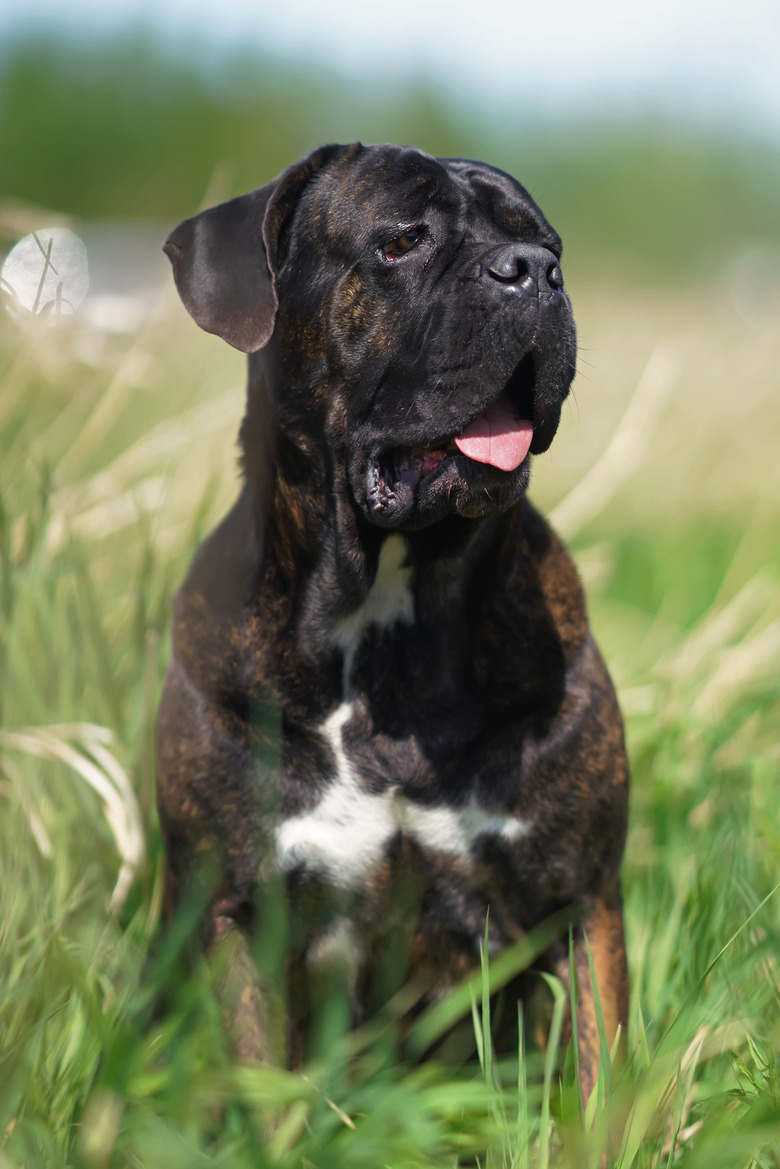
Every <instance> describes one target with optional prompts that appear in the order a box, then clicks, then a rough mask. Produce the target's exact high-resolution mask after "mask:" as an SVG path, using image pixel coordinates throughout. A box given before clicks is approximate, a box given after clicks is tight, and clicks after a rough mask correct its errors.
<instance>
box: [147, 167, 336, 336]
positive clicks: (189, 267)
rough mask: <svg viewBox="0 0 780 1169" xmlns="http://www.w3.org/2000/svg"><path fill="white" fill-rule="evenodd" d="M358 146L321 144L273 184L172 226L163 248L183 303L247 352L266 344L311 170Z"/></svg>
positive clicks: (202, 322)
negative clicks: (283, 249)
mask: <svg viewBox="0 0 780 1169" xmlns="http://www.w3.org/2000/svg"><path fill="white" fill-rule="evenodd" d="M352 149H354V148H352V147H342V146H322V147H320V149H319V150H315V151H314V152H313V153H312V154H310V155H309V156H308V158H305V159H304V160H303V161H302V162H299V163H296V164H295V166H291V167H290V168H289V169H288V170H286V171H285V172H284V173H283V174H282V175H280V177H279V178H278V179H274V181H273V182H272V183H267V184H266V185H265V186H264V187H259V188H258V189H257V190H256V191H252V192H250V194H248V195H241V196H239V198H237V199H231V200H230V201H229V202H228V203H221V204H220V205H219V207H212V208H210V209H209V210H208V211H202V212H201V213H200V215H195V216H193V217H192V219H185V220H184V222H183V223H180V224H179V226H178V227H177V228H176V229H175V230H174V231H172V232H171V234H170V235H169V236H168V239H167V240H166V241H165V246H164V249H163V250H164V251H165V253H166V255H167V256H168V258H169V259H170V261H171V263H172V264H173V278H174V280H175V281H176V287H177V289H178V290H179V296H180V297H181V299H182V301H183V303H184V307H185V308H186V309H187V312H188V313H189V314H190V316H191V317H193V319H194V320H195V321H196V322H197V324H199V325H200V327H201V329H205V330H206V332H207V333H216V334H217V336H219V337H222V338H223V339H224V340H225V341H227V342H228V343H229V344H230V345H233V346H234V347H235V348H236V349H240V350H241V351H242V352H243V353H255V352H256V351H257V350H258V349H262V348H263V346H264V345H267V343H268V341H269V340H270V338H271V334H272V333H273V331H274V321H275V319H276V309H277V306H278V300H277V296H276V281H275V277H276V248H277V244H278V238H279V234H280V232H281V229H282V227H283V225H284V223H285V222H286V221H287V219H288V218H289V217H290V216H291V215H292V213H293V212H294V209H295V205H296V204H297V201H298V198H299V197H300V193H301V191H302V190H303V187H304V186H305V184H306V183H307V182H308V180H309V179H310V178H311V177H312V175H314V174H315V173H316V172H317V171H318V170H320V169H321V168H322V167H323V166H324V165H325V164H326V163H327V162H329V161H330V160H331V159H332V158H333V157H334V156H335V155H336V154H338V153H340V152H342V151H347V150H352Z"/></svg>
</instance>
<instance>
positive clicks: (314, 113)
mask: <svg viewBox="0 0 780 1169" xmlns="http://www.w3.org/2000/svg"><path fill="white" fill-rule="evenodd" d="M355 139H360V140H362V141H366V142H370V141H397V142H409V143H413V144H414V145H417V146H420V147H422V148H423V149H426V150H429V151H430V152H431V153H434V154H437V155H441V156H453V155H454V156H465V157H476V158H482V159H485V160H486V161H489V162H491V163H493V164H495V165H498V166H501V167H503V168H504V169H506V170H508V171H510V172H511V173H513V174H515V175H516V176H517V177H519V178H520V180H521V181H522V182H523V183H524V184H525V185H526V186H527V187H528V188H529V189H530V191H531V193H532V194H533V195H534V196H535V197H536V198H537V199H538V200H539V201H540V202H541V204H542V206H543V207H544V209H545V211H546V213H547V214H548V215H549V217H550V218H551V220H552V221H553V223H554V224H555V226H556V227H557V228H558V229H559V231H560V232H561V233H562V235H563V236H564V239H565V240H566V241H567V245H568V255H567V259H568V261H569V264H570V265H571V263H572V261H573V262H574V263H575V265H576V267H577V269H578V270H579V271H581V272H582V274H583V275H585V276H587V275H589V274H590V268H591V265H592V264H593V263H596V262H597V263H598V266H599V268H600V269H603V267H604V266H605V265H606V266H607V267H608V268H610V269H611V270H613V271H616V272H617V273H618V274H619V275H621V276H623V277H624V278H626V277H627V278H632V277H639V278H641V279H648V278H649V277H652V276H654V275H655V276H663V278H664V279H668V278H669V275H670V273H671V276H672V279H674V280H675V281H682V282H687V281H689V280H691V279H694V280H695V279H698V278H700V277H702V276H704V277H706V276H709V275H712V274H713V273H716V272H719V271H722V270H723V267H724V266H725V265H726V264H727V263H728V262H729V261H730V259H731V258H732V257H733V256H734V255H735V254H736V253H737V252H738V251H739V250H740V249H742V248H744V246H745V244H746V242H747V243H750V244H759V245H760V244H762V243H764V242H767V241H771V242H777V241H778V240H779V239H780V216H779V215H778V213H777V212H778V205H779V204H780V151H777V150H775V149H772V148H770V147H769V146H767V145H765V144H761V143H759V142H758V141H757V140H755V139H754V138H751V137H750V136H749V135H747V134H746V135H745V137H744V139H743V140H740V141H737V140H735V138H734V137H733V136H732V137H727V136H720V135H718V134H716V133H715V132H714V131H712V130H708V131H705V130H704V129H702V127H701V126H700V125H699V126H697V125H695V124H694V123H693V122H689V123H687V122H686V121H685V115H684V111H681V115H680V121H679V122H677V123H675V124H670V123H669V122H660V121H658V120H652V119H651V118H649V117H648V119H647V120H645V121H639V122H637V121H636V120H633V121H626V120H620V119H619V118H618V117H616V118H613V120H611V121H603V122H601V123H598V124H592V125H569V126H563V125H560V124H557V123H556V124H547V125H543V124H541V123H540V121H539V119H538V117H537V116H536V115H535V113H534V111H533V110H530V109H529V108H528V107H527V104H521V103H520V102H519V101H517V102H516V103H514V104H513V103H512V102H511V101H504V102H503V103H502V104H501V106H500V108H498V107H496V106H490V105H488V104H487V103H485V104H483V105H481V106H476V105H475V103H474V101H473V100H471V101H469V100H468V99H467V98H466V97H464V96H463V95H461V96H456V94H455V90H454V89H453V91H452V92H451V93H449V94H447V93H444V92H442V91H440V90H436V89H434V88H432V87H431V86H429V85H427V84H426V83H424V82H423V81H420V82H419V83H416V84H407V85H405V86H403V85H401V83H400V82H399V83H396V84H395V85H391V84H390V83H383V82H381V81H378V80H377V81H372V82H371V84H370V87H369V83H368V82H362V83H360V82H358V81H356V80H355V79H346V78H344V77H343V76H339V75H337V74H335V73H329V72H327V70H326V69H325V68H324V67H321V66H315V65H313V64H312V63H311V62H307V61H305V60H302V59H301V60H295V61H283V60H281V59H278V58H272V57H270V56H267V55H263V54H262V53H261V52H260V51H259V50H244V51H243V52H242V53H234V54H233V55H228V54H225V53H223V54H222V55H221V56H219V55H217V56H215V55H214V54H213V53H211V52H209V51H208V50H207V49H206V48H205V47H204V45H203V44H202V43H200V42H198V41H197V40H196V39H193V42H192V44H190V45H187V46H181V45H180V46H177V48H176V50H175V52H174V51H173V50H172V49H166V48H164V47H163V46H162V44H161V42H160V41H159V38H157V37H156V35H155V33H154V31H153V29H152V28H151V27H148V28H140V27H137V28H133V29H128V30H126V31H125V32H124V33H122V34H121V35H119V34H115V35H114V36H113V37H111V38H106V37H103V38H97V37H90V36H89V35H88V34H86V33H84V34H83V35H81V36H79V37H78V38H77V37H76V35H75V34H72V33H71V34H65V33H64V32H62V33H58V34H56V35H52V34H45V33H43V32H34V33H28V34H27V35H26V36H25V37H24V38H17V39H16V40H15V41H12V42H10V43H8V44H6V46H5V48H4V49H2V50H0V159H2V179H0V195H2V196H6V197H13V198H18V199H22V200H29V201H31V202H33V203H37V204H40V205H43V206H46V207H49V208H52V209H56V210H58V211H65V212H68V213H70V214H73V215H76V216H79V217H82V218H91V217H101V216H111V217H120V218H126V217H152V218H155V219H170V220H175V219H178V218H180V217H182V216H184V215H186V214H190V213H192V212H193V211H194V210H195V209H196V208H197V207H198V206H199V205H200V204H201V202H202V200H203V199H204V197H205V195H206V192H207V191H209V192H210V193H211V194H214V193H215V192H216V198H222V197H227V196H229V195H231V194H236V193H239V192H241V191H244V190H247V189H250V188H252V187H254V186H257V185H259V184H260V183H263V182H265V181H267V180H268V179H269V178H270V177H271V176H273V175H274V174H276V173H278V172H279V171H280V170H281V169H282V168H283V167H285V166H287V165H288V164H289V163H290V162H292V161H294V160H295V159H297V158H298V157H300V156H301V155H302V154H304V153H305V152H306V151H307V150H309V149H310V148H311V147H313V146H315V145H317V144H319V143H320V142H324V141H352V140H355Z"/></svg>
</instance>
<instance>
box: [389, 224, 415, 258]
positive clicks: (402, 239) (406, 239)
mask: <svg viewBox="0 0 780 1169" xmlns="http://www.w3.org/2000/svg"><path fill="white" fill-rule="evenodd" d="M422 238H423V233H422V232H421V231H415V230H414V229H411V228H410V230H409V231H405V232H404V233H403V234H402V235H399V236H396V238H395V239H391V240H390V242H389V243H386V244H383V245H382V251H383V252H384V254H385V257H386V258H387V259H388V260H397V259H398V257H399V256H403V255H405V254H406V253H407V252H410V251H411V250H412V248H416V247H417V245H418V244H419V243H420V241H421V240H422Z"/></svg>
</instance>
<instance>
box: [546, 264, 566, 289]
mask: <svg viewBox="0 0 780 1169" xmlns="http://www.w3.org/2000/svg"><path fill="white" fill-rule="evenodd" d="M547 283H548V284H549V285H550V288H554V289H556V290H559V289H561V288H563V272H561V269H560V267H559V266H558V265H557V264H551V265H550V267H549V268H548V269H547Z"/></svg>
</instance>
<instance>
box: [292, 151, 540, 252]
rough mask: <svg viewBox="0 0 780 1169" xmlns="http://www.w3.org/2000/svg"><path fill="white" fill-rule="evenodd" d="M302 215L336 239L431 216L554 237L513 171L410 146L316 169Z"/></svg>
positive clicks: (514, 234) (512, 234)
mask: <svg viewBox="0 0 780 1169" xmlns="http://www.w3.org/2000/svg"><path fill="white" fill-rule="evenodd" d="M306 204H307V216H312V217H313V218H314V219H316V221H317V222H318V224H319V226H320V229H321V230H322V229H324V231H325V233H326V234H327V235H328V236H329V237H330V239H331V240H332V241H333V242H341V241H343V242H344V243H345V244H346V243H347V241H352V242H353V243H354V242H355V241H356V240H358V239H360V238H362V237H367V235H368V234H372V235H373V233H374V232H376V231H377V230H379V231H383V230H387V231H389V232H390V234H391V235H392V233H393V232H394V231H398V230H403V229H404V228H409V227H413V226H416V225H419V224H423V223H427V224H429V225H430V226H431V227H434V226H435V221H436V220H439V221H442V220H446V222H447V223H448V224H452V223H453V221H455V222H457V223H458V224H460V225H461V226H462V227H463V229H464V230H467V231H469V232H471V231H474V232H478V231H479V230H480V229H484V228H490V229H492V230H493V231H494V232H498V233H500V234H502V235H506V236H507V237H509V238H510V239H523V238H526V237H529V236H536V235H537V234H539V232H540V231H542V232H544V233H545V234H549V235H551V236H552V237H553V239H556V238H557V237H555V233H554V232H552V229H551V228H550V227H549V225H548V224H547V222H546V220H545V218H544V216H543V215H542V213H541V211H540V210H539V208H538V207H537V206H536V204H535V203H534V202H533V200H532V199H531V198H530V196H529V195H528V193H527V191H525V189H524V188H523V187H522V186H521V185H520V184H519V183H518V182H516V180H515V179H513V178H511V176H509V175H507V174H504V173H503V172H502V171H499V170H496V169H495V168H493V167H490V166H486V165H485V164H484V163H480V162H470V161H467V160H463V159H447V158H433V157H432V156H431V155H428V154H424V153H423V152H422V151H419V150H415V149H413V148H410V147H397V146H382V147H367V148H364V150H363V152H362V153H361V154H359V155H358V156H357V157H352V158H349V159H344V160H341V161H340V162H338V163H336V164H335V165H333V166H331V167H329V168H327V170H326V171H325V172H323V173H322V174H321V175H319V176H318V177H317V179H316V181H315V182H314V183H313V184H312V186H311V188H310V190H309V191H308V192H307V194H306Z"/></svg>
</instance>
